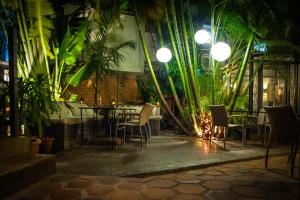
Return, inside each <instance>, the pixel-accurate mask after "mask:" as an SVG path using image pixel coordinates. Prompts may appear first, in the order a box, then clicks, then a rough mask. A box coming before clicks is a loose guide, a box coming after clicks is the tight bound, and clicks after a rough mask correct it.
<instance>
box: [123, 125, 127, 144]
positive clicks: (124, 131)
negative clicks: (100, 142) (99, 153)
mask: <svg viewBox="0 0 300 200" xmlns="http://www.w3.org/2000/svg"><path fill="white" fill-rule="evenodd" d="M125 136H126V126H125V127H123V145H124V146H125V141H126V137H125Z"/></svg>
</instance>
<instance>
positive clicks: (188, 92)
mask: <svg viewBox="0 0 300 200" xmlns="http://www.w3.org/2000/svg"><path fill="white" fill-rule="evenodd" d="M170 3H171V15H172V21H173V26H174V33H175V39H176V42H175V41H174V43H175V45H176V46H177V49H178V52H179V60H180V63H181V66H182V70H183V75H184V81H185V86H186V99H185V100H186V101H187V105H188V107H189V110H190V112H191V113H192V112H193V110H194V107H193V105H192V100H193V98H192V94H191V90H190V85H189V81H188V80H189V79H188V75H187V71H186V62H185V60H186V58H185V55H184V51H183V48H182V42H181V37H180V34H179V28H178V23H177V17H176V9H175V4H174V0H171V1H170Z"/></svg>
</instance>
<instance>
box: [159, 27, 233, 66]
mask: <svg viewBox="0 0 300 200" xmlns="http://www.w3.org/2000/svg"><path fill="white" fill-rule="evenodd" d="M194 39H195V41H196V42H197V43H198V44H206V43H210V42H211V40H210V34H209V33H208V32H207V31H206V30H204V29H201V30H198V31H197V32H196V33H195V35H194ZM210 54H211V56H212V58H213V59H215V60H217V61H219V62H222V61H225V60H226V59H227V58H229V56H230V54H231V49H230V46H229V45H228V44H226V43H225V42H217V43H215V44H213V45H212V46H211V50H210ZM156 59H157V60H158V61H159V62H163V63H167V62H169V61H170V60H171V59H172V52H171V50H170V49H168V48H167V47H162V48H160V49H158V51H157V52H156Z"/></svg>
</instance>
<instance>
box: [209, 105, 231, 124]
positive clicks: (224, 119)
mask: <svg viewBox="0 0 300 200" xmlns="http://www.w3.org/2000/svg"><path fill="white" fill-rule="evenodd" d="M209 109H210V112H211V117H212V124H213V126H224V127H227V126H228V114H227V111H226V108H225V106H224V105H210V106H209Z"/></svg>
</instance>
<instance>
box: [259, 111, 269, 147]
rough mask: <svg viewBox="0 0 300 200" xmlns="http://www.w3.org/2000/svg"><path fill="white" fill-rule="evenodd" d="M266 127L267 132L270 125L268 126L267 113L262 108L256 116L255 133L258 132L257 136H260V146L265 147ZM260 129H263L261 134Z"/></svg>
mask: <svg viewBox="0 0 300 200" xmlns="http://www.w3.org/2000/svg"><path fill="white" fill-rule="evenodd" d="M267 127H268V129H269V130H270V129H271V125H270V122H269V118H268V116H267V113H266V112H265V110H264V109H263V108H262V109H261V110H260V112H259V113H258V116H257V131H258V134H259V135H260V136H261V143H262V145H266V138H267ZM261 128H262V129H263V131H262V132H261ZM269 132H270V131H269Z"/></svg>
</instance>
